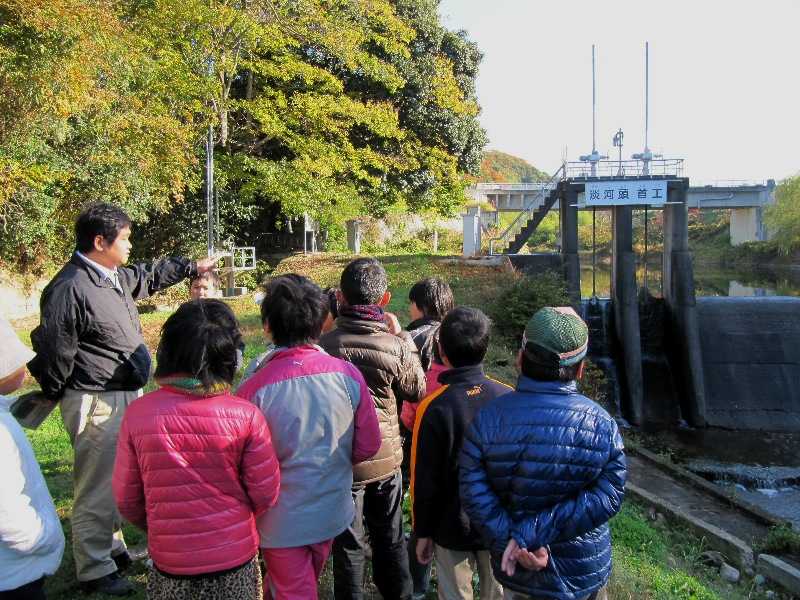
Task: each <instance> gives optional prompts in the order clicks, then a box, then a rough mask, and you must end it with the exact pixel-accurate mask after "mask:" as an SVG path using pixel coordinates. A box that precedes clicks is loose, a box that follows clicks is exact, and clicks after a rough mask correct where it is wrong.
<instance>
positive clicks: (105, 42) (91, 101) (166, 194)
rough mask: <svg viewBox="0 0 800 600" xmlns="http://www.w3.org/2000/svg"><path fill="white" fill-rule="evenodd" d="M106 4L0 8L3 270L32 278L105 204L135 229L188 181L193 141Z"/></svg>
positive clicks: (19, 2)
mask: <svg viewBox="0 0 800 600" xmlns="http://www.w3.org/2000/svg"><path fill="white" fill-rule="evenodd" d="M114 6H115V5H114V3H112V2H110V0H109V1H104V0H95V1H84V0H0V87H2V89H3V94H2V95H0V229H2V232H3V234H2V236H0V238H1V239H0V258H2V259H5V260H7V261H9V262H11V263H13V264H15V265H16V266H17V268H18V269H20V270H33V271H37V270H41V269H43V268H45V267H46V265H47V264H48V263H49V262H50V261H51V260H53V259H60V258H61V257H63V255H64V254H65V253H66V252H68V251H69V249H70V248H69V246H70V240H71V238H72V236H71V235H70V230H71V225H72V221H73V219H74V216H75V214H76V213H77V212H78V211H79V210H80V208H81V206H82V205H83V204H85V203H86V202H87V201H91V200H96V199H100V198H102V199H106V200H109V201H113V202H117V203H119V204H121V205H122V206H124V207H125V208H127V209H128V210H129V211H130V212H131V214H132V215H133V216H134V217H135V218H141V217H143V216H144V214H145V211H146V210H148V209H149V208H155V207H159V206H161V207H164V206H166V204H168V203H169V202H170V201H171V200H172V199H173V198H179V197H180V195H181V194H182V193H183V191H184V189H185V188H186V187H187V185H189V184H190V183H191V181H192V166H193V163H194V160H195V159H194V155H193V153H192V152H191V151H190V148H191V130H189V129H188V128H187V127H186V126H185V122H184V120H183V116H184V115H182V114H179V113H178V112H176V111H175V109H174V105H173V104H172V103H171V101H170V100H171V98H170V96H169V93H168V92H169V91H168V90H165V89H163V88H162V87H160V86H159V85H157V83H158V82H157V81H154V79H153V75H154V73H156V72H157V69H156V66H157V65H155V63H154V61H153V60H152V57H150V56H149V55H148V54H147V53H146V52H145V51H144V50H145V48H144V47H143V46H142V44H141V43H140V40H139V39H138V38H137V37H136V36H135V35H131V33H130V32H129V30H128V29H127V27H126V24H125V23H124V22H123V21H122V20H121V19H120V18H119V15H117V14H116V13H115V11H114Z"/></svg>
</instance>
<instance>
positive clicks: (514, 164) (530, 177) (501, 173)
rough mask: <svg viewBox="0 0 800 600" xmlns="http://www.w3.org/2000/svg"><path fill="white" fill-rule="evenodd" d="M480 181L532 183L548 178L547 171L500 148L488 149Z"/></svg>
mask: <svg viewBox="0 0 800 600" xmlns="http://www.w3.org/2000/svg"><path fill="white" fill-rule="evenodd" d="M478 177H479V180H480V181H497V182H502V183H530V182H532V181H543V180H547V179H548V175H547V173H545V172H544V171H540V170H539V169H537V168H536V167H534V166H533V165H532V164H530V163H528V162H527V161H526V160H524V159H522V158H519V157H517V156H512V155H511V154H506V153H505V152H500V151H499V150H487V151H486V152H485V153H484V154H483V160H482V161H481V171H480V175H479V176H478Z"/></svg>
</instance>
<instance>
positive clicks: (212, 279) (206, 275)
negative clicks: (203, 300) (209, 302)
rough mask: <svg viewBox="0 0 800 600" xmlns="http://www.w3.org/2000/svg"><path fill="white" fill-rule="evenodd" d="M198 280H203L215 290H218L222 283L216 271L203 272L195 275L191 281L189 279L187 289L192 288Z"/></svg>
mask: <svg viewBox="0 0 800 600" xmlns="http://www.w3.org/2000/svg"><path fill="white" fill-rule="evenodd" d="M198 279H205V280H206V281H208V282H209V283H213V284H214V287H215V288H219V287H220V285H221V284H222V281H221V280H220V278H219V275H218V274H217V272H216V271H204V272H203V273H200V274H199V275H195V276H194V277H192V278H191V279H189V287H190V288H191V287H192V284H193V283H194V282H195V281H197V280H198Z"/></svg>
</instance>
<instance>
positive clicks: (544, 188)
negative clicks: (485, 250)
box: [489, 165, 565, 254]
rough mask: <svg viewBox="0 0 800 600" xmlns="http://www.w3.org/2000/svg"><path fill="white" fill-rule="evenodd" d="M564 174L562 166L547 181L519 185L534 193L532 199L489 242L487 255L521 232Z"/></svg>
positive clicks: (502, 246)
mask: <svg viewBox="0 0 800 600" xmlns="http://www.w3.org/2000/svg"><path fill="white" fill-rule="evenodd" d="M564 172H565V168H564V165H561V166H560V167H559V168H558V170H557V171H556V172H555V173H553V175H552V176H551V177H550V179H548V180H547V181H542V182H536V183H525V184H521V185H525V186H527V187H525V188H524V189H525V190H526V191H532V192H534V196H533V199H532V200H530V201H529V202H528V203H527V204H526V205H525V207H524V208H523V209H522V211H520V213H519V214H518V215H517V218H516V219H514V221H513V222H512V223H511V225H509V226H508V227H506V229H505V231H503V233H501V234H500V235H499V236H497V237H495V238H492V239H490V240H489V254H494V253H495V248H500V249H501V250H502V249H504V248H506V247H507V246H508V245H509V244H510V243H511V240H512V239H513V238H514V237H515V236H516V235H517V234H518V233H519V232H520V231H522V228H523V227H525V224H526V223H527V222H528V221H529V220H530V219H531V217H532V216H533V213H534V211H535V210H536V209H537V208H539V207H540V206H541V205H542V204H543V203H544V202H545V200H546V199H547V195H548V194H549V193H550V192H551V191H553V190H554V189H555V188H556V187H557V186H558V182H559V181H561V180H562V179H564ZM506 185H520V184H506Z"/></svg>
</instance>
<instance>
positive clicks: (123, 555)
mask: <svg viewBox="0 0 800 600" xmlns="http://www.w3.org/2000/svg"><path fill="white" fill-rule="evenodd" d="M111 559H112V560H113V561H114V564H116V565H117V573H124V572H125V571H127V570H128V569H129V568H130V566H131V565H132V564H133V559H132V558H131V555H130V554H128V552H127V551H126V552H120V553H119V554H117V555H115V556H112V557H111Z"/></svg>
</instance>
